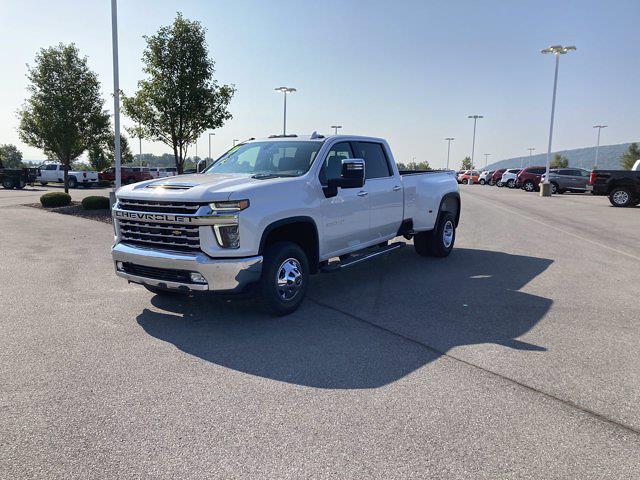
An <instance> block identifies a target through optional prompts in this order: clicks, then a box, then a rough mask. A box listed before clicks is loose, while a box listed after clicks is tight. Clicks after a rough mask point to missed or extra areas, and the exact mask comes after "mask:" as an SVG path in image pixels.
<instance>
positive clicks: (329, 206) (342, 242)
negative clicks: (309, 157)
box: [319, 142, 370, 256]
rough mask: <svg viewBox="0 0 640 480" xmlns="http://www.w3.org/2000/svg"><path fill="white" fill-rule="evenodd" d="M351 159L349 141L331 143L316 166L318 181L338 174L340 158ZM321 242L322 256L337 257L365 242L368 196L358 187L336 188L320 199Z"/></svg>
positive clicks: (366, 236)
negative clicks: (321, 160)
mask: <svg viewBox="0 0 640 480" xmlns="http://www.w3.org/2000/svg"><path fill="white" fill-rule="evenodd" d="M345 158H354V156H353V150H352V149H351V145H350V144H349V142H340V143H337V144H335V145H334V146H332V147H331V150H329V153H327V156H326V158H325V159H324V161H323V164H322V168H321V169H320V178H319V179H320V183H321V184H322V185H323V186H326V185H327V180H328V179H330V178H338V177H340V172H341V169H342V159H345ZM320 214H321V218H322V230H323V232H324V234H323V237H322V238H323V241H322V244H321V252H320V254H321V255H322V256H326V255H329V256H337V255H341V254H342V253H346V252H347V251H351V250H356V249H357V248H358V247H359V246H360V245H362V244H364V243H366V242H367V241H368V240H369V239H370V238H369V237H370V234H369V195H368V192H367V185H366V183H365V185H364V187H362V188H339V189H338V194H337V195H336V196H335V197H331V198H323V199H322V200H321V205H320Z"/></svg>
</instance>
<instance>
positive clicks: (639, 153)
mask: <svg viewBox="0 0 640 480" xmlns="http://www.w3.org/2000/svg"><path fill="white" fill-rule="evenodd" d="M638 160H640V148H638V144H637V143H632V144H631V145H629V149H628V150H627V151H626V152H625V153H624V154H623V155H622V158H620V165H621V166H622V168H624V169H625V170H631V168H632V167H633V164H634V163H636V162H637V161H638Z"/></svg>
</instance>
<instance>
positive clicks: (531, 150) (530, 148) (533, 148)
mask: <svg viewBox="0 0 640 480" xmlns="http://www.w3.org/2000/svg"><path fill="white" fill-rule="evenodd" d="M527 150H529V165H528V166H529V167H530V166H531V155H533V151H534V150H535V147H529V148H527Z"/></svg>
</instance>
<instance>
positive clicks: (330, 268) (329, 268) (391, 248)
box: [320, 242, 406, 273]
mask: <svg viewBox="0 0 640 480" xmlns="http://www.w3.org/2000/svg"><path fill="white" fill-rule="evenodd" d="M405 245H406V243H404V242H395V243H392V244H390V245H387V246H385V247H380V248H378V249H376V250H373V251H371V252H369V253H362V254H360V255H355V256H353V257H350V258H347V259H345V260H342V261H339V262H333V263H329V264H327V265H325V266H324V267H322V268H321V269H320V271H321V272H323V273H333V272H337V271H339V270H344V269H345V268H349V267H353V266H354V265H358V264H359V263H362V262H366V261H367V260H371V259H373V258H376V257H379V256H380V255H385V254H387V253H391V252H395V251H396V250H399V249H401V248H402V247H404V246H405Z"/></svg>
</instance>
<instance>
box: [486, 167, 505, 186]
mask: <svg viewBox="0 0 640 480" xmlns="http://www.w3.org/2000/svg"><path fill="white" fill-rule="evenodd" d="M506 171H507V169H506V168H500V169H498V170H496V171H495V172H493V175H491V178H490V179H489V185H495V184H496V183H497V182H498V180H500V179H501V178H502V174H503V173H504V172H506Z"/></svg>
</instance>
